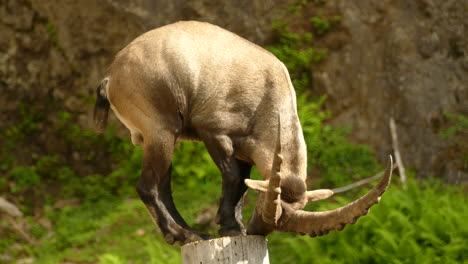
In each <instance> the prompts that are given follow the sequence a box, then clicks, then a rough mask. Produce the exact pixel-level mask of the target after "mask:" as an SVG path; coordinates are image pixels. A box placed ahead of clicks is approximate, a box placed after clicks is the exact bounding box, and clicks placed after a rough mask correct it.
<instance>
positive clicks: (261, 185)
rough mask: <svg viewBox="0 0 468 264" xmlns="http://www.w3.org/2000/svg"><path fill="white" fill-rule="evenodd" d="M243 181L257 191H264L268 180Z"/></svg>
mask: <svg viewBox="0 0 468 264" xmlns="http://www.w3.org/2000/svg"><path fill="white" fill-rule="evenodd" d="M244 182H245V185H247V186H248V187H249V188H250V189H253V190H255V191H257V192H266V191H267V189H268V183H269V181H257V180H251V179H245V180H244Z"/></svg>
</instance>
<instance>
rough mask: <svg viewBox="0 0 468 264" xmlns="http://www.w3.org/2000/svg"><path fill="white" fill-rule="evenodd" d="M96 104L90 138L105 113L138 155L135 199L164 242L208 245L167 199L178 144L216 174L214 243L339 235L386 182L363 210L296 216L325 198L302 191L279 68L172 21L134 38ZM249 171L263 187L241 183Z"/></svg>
mask: <svg viewBox="0 0 468 264" xmlns="http://www.w3.org/2000/svg"><path fill="white" fill-rule="evenodd" d="M97 97H98V99H97V102H96V106H95V111H94V119H95V123H96V125H97V128H98V130H102V129H103V128H104V127H105V124H106V120H107V112H108V109H109V106H110V108H112V110H113V111H114V113H115V114H116V116H117V117H118V118H119V120H120V121H122V123H123V124H124V125H125V126H126V127H127V128H128V129H129V130H130V132H131V139H132V142H133V144H135V145H140V146H142V148H143V152H144V157H143V168H142V173H141V177H140V180H139V182H138V184H137V192H138V194H139V196H140V198H141V199H142V201H143V202H144V203H145V205H146V207H147V208H148V211H149V213H150V215H151V216H152V218H153V219H154V220H155V221H156V222H157V224H158V225H159V227H160V229H161V231H162V232H163V234H164V235H165V239H166V241H167V242H168V243H174V242H176V241H179V242H181V243H188V242H192V241H196V240H200V239H206V238H208V236H207V235H204V234H200V233H198V232H196V231H194V230H192V229H190V227H189V226H188V225H187V224H186V223H185V221H184V220H183V218H182V217H181V215H180V214H179V212H178V211H177V209H176V207H175V205H174V202H173V199H172V194H171V185H170V181H171V162H172V153H173V150H174V145H175V144H176V142H177V141H179V140H199V141H203V142H204V143H205V146H206V148H207V150H208V152H209V153H210V155H211V157H212V158H213V160H214V162H215V163H216V165H217V166H218V168H219V170H220V171H221V174H222V177H223V181H222V196H221V199H220V207H219V210H218V213H217V222H218V223H219V224H220V226H221V228H220V230H219V233H220V235H223V236H227V235H240V234H246V232H247V233H248V234H262V235H266V234H268V233H270V232H272V231H273V230H281V231H289V232H297V233H303V234H310V235H313V236H314V235H320V234H324V233H327V232H328V231H330V230H334V229H340V228H342V227H343V225H344V224H346V223H351V222H353V221H355V219H356V218H357V217H359V216H360V215H363V214H365V212H367V209H368V208H369V207H370V206H371V205H372V204H374V203H376V202H377V200H378V198H379V196H380V195H381V194H382V193H383V192H384V191H385V189H386V187H387V185H388V180H389V179H390V175H389V173H387V175H386V176H385V177H384V179H385V181H382V182H381V184H379V185H377V186H376V188H374V193H373V192H370V193H369V194H368V195H366V196H364V197H362V198H361V199H360V200H362V199H363V200H364V201H363V202H360V203H354V204H351V205H349V206H346V207H343V208H341V209H337V210H334V211H331V213H330V212H328V214H327V216H326V217H325V215H320V216H318V215H317V214H320V213H313V214H315V215H314V216H312V215H307V213H306V212H304V211H301V209H302V208H303V207H304V206H305V204H306V203H307V202H309V201H313V200H317V199H323V198H327V197H329V196H330V195H332V193H333V192H331V191H330V190H318V191H311V192H307V191H306V184H305V179H306V165H307V153H306V145H305V141H304V137H303V134H302V129H301V125H300V122H299V119H298V115H297V110H296V109H297V106H296V99H295V98H296V96H295V92H294V88H293V86H292V84H291V80H290V78H289V74H288V72H287V70H286V67H285V66H284V64H283V63H281V62H280V61H279V60H278V59H277V58H276V57H275V56H273V55H272V54H271V53H269V52H268V51H266V50H264V49H262V48H261V47H259V46H257V45H255V44H253V43H251V42H249V41H247V40H245V39H243V38H240V37H239V36H237V35H235V34H233V33H231V32H228V31H226V30H223V29H221V28H219V27H217V26H214V25H210V24H208V23H200V22H178V23H175V24H171V25H167V26H164V27H161V28H158V29H155V30H152V31H149V32H147V33H145V34H143V35H141V36H140V37H138V38H137V39H135V40H134V41H133V42H131V43H130V44H129V45H128V46H127V47H125V48H124V49H123V50H122V51H120V52H119V53H118V54H117V56H116V57H115V60H114V62H113V63H112V65H111V66H110V69H109V72H108V75H107V77H106V78H105V79H104V80H103V82H102V83H101V85H100V86H99V87H98V89H97ZM253 165H256V166H257V167H258V169H259V171H260V174H261V175H262V176H263V178H264V179H265V181H253V180H249V179H248V178H249V175H250V170H251V167H252V166H253ZM274 168H275V169H274ZM280 174H281V175H280ZM270 177H272V179H273V177H274V178H275V179H277V180H275V181H273V180H271V181H269V180H268V179H269V178H270ZM273 182H275V183H273ZM274 184H276V185H275V186H273V185H274ZM247 185H248V186H249V187H251V188H253V189H255V190H257V191H260V193H261V195H260V197H259V200H258V202H257V207H256V210H255V214H254V216H253V217H252V219H251V220H250V222H249V226H248V229H247V231H246V230H245V229H244V225H243V222H242V215H241V207H242V198H243V196H244V194H245V192H246V190H247ZM379 186H380V187H379ZM377 187H378V188H377ZM376 189H377V190H376ZM279 198H281V201H280V200H279ZM364 198H365V199H364ZM275 200H276V201H275ZM358 201H359V200H358ZM340 210H341V211H340ZM305 214H306V215H305ZM271 216H272V217H273V218H271ZM299 220H301V221H305V222H303V223H302V224H301V225H299V224H298V223H297V222H298V221H299ZM306 222H308V223H309V222H310V223H309V224H307V223H306ZM312 222H313V224H312ZM304 228H306V229H307V230H305V229H304Z"/></svg>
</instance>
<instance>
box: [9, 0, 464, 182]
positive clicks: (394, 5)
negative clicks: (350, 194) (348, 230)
mask: <svg viewBox="0 0 468 264" xmlns="http://www.w3.org/2000/svg"><path fill="white" fill-rule="evenodd" d="M290 2H291V1H287V0H280V1H274V0H239V1H232V0H222V1H217V2H216V4H213V2H212V1H206V0H200V1H189V0H186V1H184V0H174V1H164V0H154V1H152V0H131V1H126V0H102V1H96V0H81V1H71V0H61V1H50V0H1V1H0V35H1V37H0V120H1V122H0V129H6V128H7V127H9V126H10V125H12V124H13V123H15V122H16V121H17V120H18V113H17V112H18V107H19V106H20V104H28V105H31V106H33V107H34V108H35V109H37V110H39V111H44V112H46V113H49V112H54V111H58V110H66V111H70V112H72V113H74V114H76V116H77V117H78V118H77V120H78V122H79V123H80V124H81V125H82V126H83V127H90V120H91V108H92V106H90V103H89V98H90V96H91V95H92V94H93V92H94V89H95V87H96V85H97V84H98V82H99V80H100V79H101V78H102V77H103V76H104V73H105V71H106V69H107V67H108V65H109V64H110V63H111V61H112V58H113V56H114V54H116V52H117V51H118V50H120V49H121V48H122V47H124V46H125V45H126V44H128V43H129V42H130V41H131V40H132V39H133V38H135V37H136V36H138V35H139V34H141V33H143V32H145V31H147V30H150V29H152V28H155V27H158V26H161V25H164V24H169V23H171V22H175V21H178V20H189V19H195V20H202V21H208V22H211V23H214V24H217V25H220V26H222V27H224V28H227V29H229V30H231V31H234V32H236V33H238V34H239V35H241V36H243V37H245V38H248V39H250V40H251V41H254V42H256V43H259V44H265V43H268V42H270V41H271V38H272V35H273V31H272V28H271V22H272V20H273V19H274V18H275V16H276V15H278V14H280V13H281V12H282V11H283V9H284V7H285V6H286V5H287V4H288V3H290ZM326 6H328V7H329V8H331V9H333V10H340V12H341V13H342V23H341V24H342V25H341V26H342V27H343V29H344V30H343V31H342V32H341V33H337V34H341V35H335V37H336V36H338V37H336V39H337V40H339V41H338V42H339V44H336V43H337V41H331V42H330V40H333V34H331V36H332V37H331V38H329V40H328V42H329V43H328V44H329V45H330V49H331V51H330V52H329V55H328V57H327V59H326V60H325V62H324V63H323V64H322V65H321V66H320V67H319V68H318V69H314V72H313V73H311V74H312V75H313V80H314V91H315V92H316V93H319V94H322V93H326V94H327V95H328V97H329V100H327V105H326V106H327V107H328V108H330V109H331V110H332V111H333V112H334V114H335V116H336V117H335V118H334V119H333V120H332V122H333V123H334V124H340V125H343V124H346V125H348V124H349V125H352V126H353V127H354V131H355V132H354V134H353V138H354V139H355V140H356V141H358V142H362V143H366V144H370V145H371V146H372V147H373V148H374V149H375V150H376V153H377V154H378V156H379V157H380V158H381V159H382V160H384V159H385V158H384V157H385V156H386V155H387V154H388V153H390V152H391V142H390V135H389V129H388V120H389V118H390V117H391V116H393V117H394V118H395V120H396V123H397V127H398V132H399V138H400V148H401V149H400V151H401V152H402V155H403V158H404V161H405V162H406V165H407V167H409V168H414V169H416V170H417V171H418V175H421V176H428V175H436V176H443V177H444V178H446V179H447V180H448V181H450V182H466V181H467V178H468V173H467V171H468V169H467V164H466V163H467V162H466V161H464V159H465V160H466V158H463V157H462V156H463V155H466V146H467V144H466V139H464V140H462V143H461V144H462V145H461V147H460V146H458V149H461V150H458V151H455V152H453V151H450V150H451V149H452V148H453V146H452V145H451V143H450V142H448V141H447V140H444V139H442V138H441V137H440V136H439V133H440V131H441V129H443V128H444V127H445V126H446V124H447V120H446V118H445V117H444V112H452V113H462V114H464V115H466V114H468V100H467V94H468V88H467V83H468V80H467V78H468V75H467V72H468V57H467V48H468V43H467V42H468V40H467V36H468V32H467V24H468V20H467V19H466V13H467V11H466V10H467V8H468V0H447V1H437V0H414V1H405V0H394V1H390V0H362V1H340V0H329V1H328V2H327V4H326ZM343 32H345V33H343ZM324 43H327V42H324ZM55 123H56V120H55V116H54V115H48V116H47V117H46V122H43V124H42V127H40V129H41V133H40V134H39V136H38V137H37V138H36V139H35V141H34V142H32V144H31V146H30V148H31V149H32V150H30V149H28V150H27V151H28V152H29V151H34V149H36V150H37V151H43V152H44V151H45V152H47V151H52V150H54V148H56V147H57V145H60V144H57V142H58V141H59V139H53V138H52V137H51V136H50V135H48V126H53V125H54V124H55ZM448 153H450V154H448Z"/></svg>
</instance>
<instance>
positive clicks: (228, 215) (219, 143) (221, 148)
mask: <svg viewBox="0 0 468 264" xmlns="http://www.w3.org/2000/svg"><path fill="white" fill-rule="evenodd" d="M199 135H200V137H201V138H202V140H203V142H204V143H205V145H206V148H207V149H208V152H209V153H210V156H211V157H212V158H213V160H214V162H215V163H216V165H217V166H218V168H219V170H220V171H221V174H222V176H223V183H222V195H221V199H220V204H219V210H218V213H217V215H216V221H217V223H218V224H220V225H221V228H220V229H219V231H218V233H219V234H220V235H221V236H236V235H245V234H246V230H245V228H244V224H243V221H242V203H243V198H244V194H245V192H246V191H247V186H246V185H245V183H244V179H246V178H249V177H250V170H251V168H252V166H251V165H250V164H248V163H245V162H243V161H240V160H238V159H236V158H235V157H234V153H233V146H232V141H231V139H230V138H229V137H228V136H226V135H218V136H213V135H208V134H203V133H199Z"/></svg>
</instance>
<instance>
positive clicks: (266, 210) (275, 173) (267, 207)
mask: <svg viewBox="0 0 468 264" xmlns="http://www.w3.org/2000/svg"><path fill="white" fill-rule="evenodd" d="M282 162H283V156H282V155H281V119H280V115H279V113H278V130H277V134H276V148H275V156H274V157H273V166H272V168H271V175H270V179H269V184H268V189H267V191H266V193H265V199H264V200H263V208H262V213H261V214H262V218H263V221H265V223H267V224H271V225H273V226H276V224H277V223H278V220H279V218H280V217H281V214H282V208H281V187H280V185H281V163H282Z"/></svg>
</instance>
